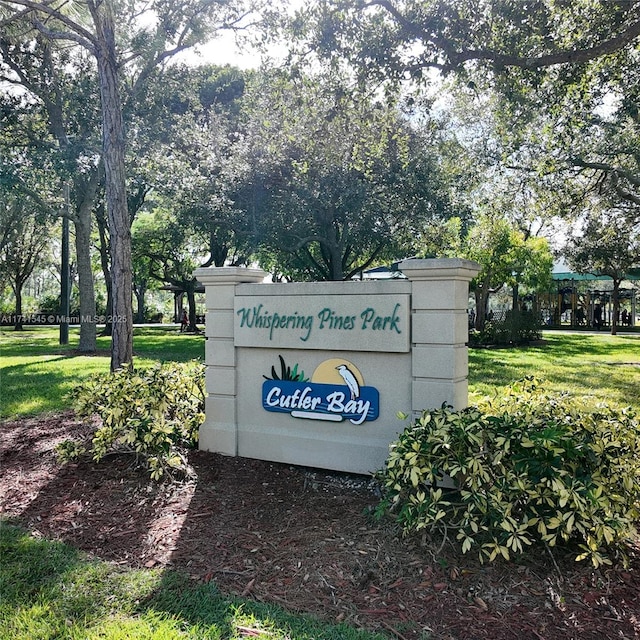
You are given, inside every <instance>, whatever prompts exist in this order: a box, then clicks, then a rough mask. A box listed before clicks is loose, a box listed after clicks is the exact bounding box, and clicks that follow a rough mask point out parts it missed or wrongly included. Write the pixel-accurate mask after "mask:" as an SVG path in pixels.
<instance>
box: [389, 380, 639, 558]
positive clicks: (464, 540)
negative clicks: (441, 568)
mask: <svg viewBox="0 0 640 640" xmlns="http://www.w3.org/2000/svg"><path fill="white" fill-rule="evenodd" d="M639 427H640V425H639V422H638V419H637V418H636V416H635V414H634V413H633V411H632V410H631V409H619V408H614V407H611V406H607V405H599V406H596V407H593V408H591V409H588V408H586V405H585V403H584V402H582V401H580V400H579V399H571V398H569V397H568V396H566V395H562V394H555V395H550V394H548V393H546V392H545V391H544V389H542V388H540V387H539V386H538V385H537V383H536V382H535V380H533V379H527V380H524V381H522V382H520V383H517V384H515V385H513V386H512V388H511V389H510V391H509V393H508V394H507V395H506V396H505V397H502V398H498V399H496V400H492V401H490V400H486V401H484V402H483V403H481V404H479V405H478V406H473V407H469V408H467V409H465V410H462V411H454V410H453V409H451V408H448V407H443V408H441V409H437V410H432V411H425V412H424V413H423V414H422V415H421V416H420V417H419V418H418V419H417V420H416V421H415V422H414V423H413V424H412V425H410V426H409V427H408V428H407V429H406V430H405V431H404V432H403V433H402V434H401V435H400V437H399V439H398V440H397V442H395V443H394V444H393V445H392V447H391V452H390V455H389V458H388V460H387V462H386V466H385V468H384V469H383V470H382V471H381V472H380V473H379V479H380V480H381V482H382V485H383V489H384V494H383V499H382V501H381V503H380V505H379V508H378V515H380V516H382V515H383V514H385V513H387V512H389V511H390V512H392V513H393V514H394V515H395V517H396V518H397V520H398V522H399V523H400V524H401V525H402V527H403V529H404V530H405V532H411V531H424V530H427V531H430V532H434V533H438V532H439V533H440V534H443V535H445V536H448V535H449V534H455V538H456V540H457V541H458V543H459V544H460V545H461V549H462V552H463V553H467V552H469V551H472V550H476V551H477V552H478V555H479V557H480V560H481V561H486V560H488V561H493V560H495V559H496V558H498V557H503V558H505V559H507V560H508V559H510V558H511V555H512V554H522V553H524V552H525V550H526V549H527V548H529V547H531V546H532V545H537V544H544V545H548V546H549V547H553V546H555V545H563V546H565V547H568V548H569V549H570V550H571V552H572V553H573V554H574V555H575V558H576V560H583V559H587V558H588V559H590V560H591V562H592V563H593V564H594V566H599V565H601V564H610V563H611V559H612V558H614V557H621V558H622V559H623V560H624V559H626V556H625V554H624V549H625V544H624V543H625V541H626V540H628V539H629V538H631V537H633V536H634V535H636V530H635V523H637V521H638V519H639V518H640V484H639V483H640V431H639ZM445 476H449V478H452V479H454V481H455V485H456V489H454V490H447V489H444V488H443V487H442V486H441V485H442V482H443V478H444V477H445Z"/></svg>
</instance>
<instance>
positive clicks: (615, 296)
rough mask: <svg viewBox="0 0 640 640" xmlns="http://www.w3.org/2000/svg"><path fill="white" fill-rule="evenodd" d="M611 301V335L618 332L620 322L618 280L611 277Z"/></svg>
mask: <svg viewBox="0 0 640 640" xmlns="http://www.w3.org/2000/svg"><path fill="white" fill-rule="evenodd" d="M611 298H612V301H613V317H612V318H611V335H612V336H615V335H616V334H617V333H618V324H619V322H620V281H619V280H617V279H616V278H614V279H613V291H612V294H611Z"/></svg>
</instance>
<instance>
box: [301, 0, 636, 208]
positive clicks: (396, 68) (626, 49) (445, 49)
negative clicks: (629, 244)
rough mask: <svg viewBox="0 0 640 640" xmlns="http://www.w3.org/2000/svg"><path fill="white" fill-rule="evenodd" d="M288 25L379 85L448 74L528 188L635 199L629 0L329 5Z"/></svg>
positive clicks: (351, 1)
mask: <svg viewBox="0 0 640 640" xmlns="http://www.w3.org/2000/svg"><path fill="white" fill-rule="evenodd" d="M289 30H290V32H292V33H293V34H294V36H295V37H297V39H298V41H299V42H301V43H303V45H304V47H309V46H311V48H312V49H314V50H315V51H316V52H318V53H319V55H320V56H321V57H323V58H328V59H330V60H332V61H333V62H334V63H335V64H339V63H340V61H344V60H346V61H348V62H350V63H351V64H352V66H353V67H354V68H355V69H356V70H357V71H358V72H360V73H361V74H362V75H366V76H368V77H371V76H372V75H376V76H377V77H379V78H380V79H381V81H386V82H389V80H391V81H394V82H396V83H406V82H409V83H413V84H417V85H418V86H421V87H424V86H426V85H430V84H433V83H434V82H438V80H436V77H437V76H438V73H434V71H435V72H439V76H440V77H442V76H444V77H455V78H456V80H457V81H458V84H459V86H462V87H464V88H465V90H466V91H467V92H468V93H471V94H474V95H476V96H479V97H480V98H481V99H482V100H479V101H478V102H480V101H482V106H478V104H476V114H477V113H478V110H479V109H482V112H483V116H484V117H486V116H487V115H489V117H491V114H493V115H495V116H497V119H496V123H495V124H496V127H494V133H495V132H497V133H498V134H499V137H501V138H502V141H503V143H505V142H508V144H507V148H505V149H503V150H502V155H501V157H500V158H499V162H501V163H502V164H503V165H511V166H513V167H514V168H518V169H521V170H522V171H523V175H526V174H528V176H527V177H528V179H529V181H530V183H534V182H535V181H537V182H539V183H541V182H542V181H545V182H547V181H549V176H550V175H551V174H556V173H561V176H560V178H559V180H558V182H561V181H562V180H564V181H565V182H567V181H571V182H574V183H576V185H577V186H576V187H574V186H572V185H570V188H569V191H572V192H573V193H572V194H571V195H568V194H567V195H566V196H565V194H562V199H563V200H571V199H572V198H573V197H574V196H575V195H576V192H577V191H579V190H581V191H583V192H585V191H587V189H589V188H592V189H595V190H598V191H603V190H605V189H606V190H608V191H609V192H611V193H613V194H615V195H616V196H617V197H618V199H619V200H621V201H623V202H627V203H631V204H637V203H638V202H639V201H640V162H639V158H640V133H639V131H640V120H639V115H638V114H639V111H638V106H637V105H638V103H639V100H640V73H639V72H638V69H640V50H639V49H638V42H639V41H640V2H639V1H638V0H623V1H621V2H606V1H599V2H591V1H590V0H576V1H574V2H568V3H565V2H553V3H551V2H529V3H523V2H521V1H520V0H504V1H502V2H499V3H498V2H493V1H492V0H481V1H479V2H478V1H477V0H459V1H457V2H455V3H452V2H445V1H440V0H431V1H427V2H423V1H421V0H367V1H360V0H329V1H327V2H317V3H315V4H314V5H311V6H310V7H309V9H308V10H307V11H306V12H302V13H301V14H300V15H298V16H297V17H296V19H295V20H294V21H293V22H291V23H290V24H289ZM492 92H493V93H494V95H495V96H497V97H498V100H497V101H496V100H494V101H493V104H491V103H489V104H487V101H486V100H485V98H486V96H487V95H488V94H490V93H492ZM487 107H488V108H489V114H487V111H486V109H487ZM476 118H477V116H476ZM500 134H501V135H500ZM523 152H524V153H523ZM554 187H557V185H554ZM560 190H562V186H561V185H560ZM570 204H571V203H570ZM619 212H620V213H621V214H622V215H624V214H625V213H629V212H630V210H629V209H627V210H626V211H625V210H623V208H622V207H620V208H619Z"/></svg>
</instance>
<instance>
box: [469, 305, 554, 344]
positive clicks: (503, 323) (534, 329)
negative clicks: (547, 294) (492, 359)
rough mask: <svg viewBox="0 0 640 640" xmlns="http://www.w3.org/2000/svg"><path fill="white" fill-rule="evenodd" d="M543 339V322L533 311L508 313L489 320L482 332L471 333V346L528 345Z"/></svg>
mask: <svg viewBox="0 0 640 640" xmlns="http://www.w3.org/2000/svg"><path fill="white" fill-rule="evenodd" d="M541 337H542V321H541V319H540V317H539V316H538V315H537V314H535V313H533V312H531V311H518V312H516V313H515V314H514V313H513V312H512V311H507V313H506V314H504V317H502V318H494V319H493V320H487V322H486V324H485V327H484V329H483V330H482V331H476V330H472V331H470V332H469V344H470V345H471V346H478V347H480V346H487V345H509V344H516V345H517V344H528V343H530V342H533V341H535V340H540V338H541Z"/></svg>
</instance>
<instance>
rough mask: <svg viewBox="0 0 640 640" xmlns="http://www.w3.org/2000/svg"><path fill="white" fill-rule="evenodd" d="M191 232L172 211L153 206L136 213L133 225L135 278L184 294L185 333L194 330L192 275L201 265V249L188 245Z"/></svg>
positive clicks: (196, 282) (194, 312)
mask: <svg viewBox="0 0 640 640" xmlns="http://www.w3.org/2000/svg"><path fill="white" fill-rule="evenodd" d="M192 239H193V235H192V229H190V228H188V227H187V226H185V225H184V224H182V223H181V221H180V220H178V219H177V218H176V216H175V212H173V211H171V210H168V209H166V208H163V207H162V206H161V205H159V206H157V207H155V208H154V209H153V211H151V212H145V213H142V214H140V216H139V217H138V219H137V220H136V221H135V223H134V225H133V247H134V257H135V263H136V265H137V267H138V271H139V274H138V275H139V277H138V280H139V281H140V280H142V279H153V280H155V281H156V282H159V283H162V284H169V285H173V286H174V287H175V288H176V289H177V290H178V291H181V292H184V293H186V294H187V301H188V306H189V330H190V331H195V330H197V327H196V300H195V294H196V289H197V287H198V281H197V280H196V278H195V277H194V275H193V272H194V271H195V269H197V268H198V267H200V266H202V264H203V263H204V258H203V247H201V246H198V245H197V244H194V243H193V242H192Z"/></svg>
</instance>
